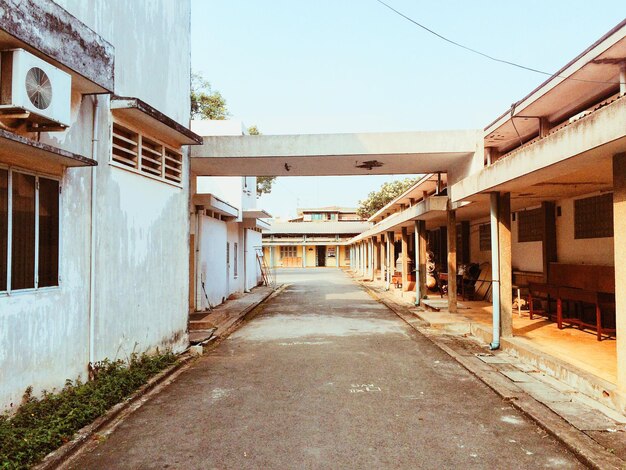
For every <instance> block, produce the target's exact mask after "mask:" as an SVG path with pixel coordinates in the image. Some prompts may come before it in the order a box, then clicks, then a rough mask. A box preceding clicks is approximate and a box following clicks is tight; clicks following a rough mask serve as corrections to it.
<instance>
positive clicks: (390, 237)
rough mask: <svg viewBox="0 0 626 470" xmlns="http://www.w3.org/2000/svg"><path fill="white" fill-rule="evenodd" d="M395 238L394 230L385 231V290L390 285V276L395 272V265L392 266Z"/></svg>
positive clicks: (393, 262)
mask: <svg viewBox="0 0 626 470" xmlns="http://www.w3.org/2000/svg"><path fill="white" fill-rule="evenodd" d="M395 239H396V235H395V233H394V232H391V231H389V232H387V290H389V288H390V287H391V278H392V277H393V275H394V274H395V272H396V267H395V266H394V264H395V254H396V249H395V246H394V242H395Z"/></svg>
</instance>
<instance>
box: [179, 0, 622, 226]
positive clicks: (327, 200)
mask: <svg viewBox="0 0 626 470" xmlns="http://www.w3.org/2000/svg"><path fill="white" fill-rule="evenodd" d="M385 1H386V2H387V3H389V4H390V5H391V6H393V7H394V8H396V9H397V10H400V11H402V12H403V13H405V14H406V15H408V16H410V17H411V18H413V19H414V20H416V21H418V22H420V23H422V24H424V25H425V26H427V27H429V28H430V29H433V30H435V31H437V32H438V33H440V34H442V35H444V36H446V37H448V38H450V39H452V40H454V41H457V42H460V43H463V44H465V45H467V46H468V47H472V48H474V49H478V50H480V51H481V52H484V53H487V54H489V55H492V56H495V57H498V58H501V59H505V60H509V61H512V62H516V63H520V64H522V65H526V66H529V67H533V68H537V69H540V70H545V71H547V72H555V71H557V70H558V69H559V68H560V67H562V66H563V65H565V64H566V63H567V62H569V61H570V60H571V59H572V58H573V57H574V56H576V55H577V54H579V53H580V52H582V51H583V50H584V49H586V48H587V47H588V46H589V45H591V43H593V42H594V41H595V40H597V39H598V38H600V37H601V36H602V35H603V34H604V33H606V32H607V31H609V30H610V29H611V28H612V27H613V26H615V25H616V24H617V23H619V22H620V21H621V20H622V19H623V18H625V17H626V1H624V0H621V1H620V0H615V1H602V0H599V1H589V0H584V1H583V0H569V1H561V0H550V1H546V0H541V1H539V0H527V1H525V2H506V1H486V0H472V1H467V0H465V1H461V0H459V1H438V2H432V1H430V2H426V1H420V0H413V1H411V0H385ZM191 21H192V67H193V69H194V70H195V71H198V72H201V73H202V74H203V75H204V77H205V78H206V79H207V80H209V81H210V82H211V84H212V86H213V88H214V89H215V90H219V91H220V92H221V93H222V95H223V96H224V97H225V98H226V101H227V104H228V108H229V110H230V112H231V114H232V115H233V116H232V117H233V119H239V120H242V121H244V123H246V124H247V125H251V124H256V125H257V126H258V127H259V129H260V130H261V132H262V133H264V134H309V133H341V132H368V131H411V130H437V129H462V128H484V127H485V126H486V125H487V124H489V123H490V122H491V121H493V120H494V119H495V118H497V117H498V116H499V115H500V114H502V113H503V112H505V111H507V110H508V109H509V107H510V105H511V103H513V102H514V101H517V100H519V99H521V98H523V97H524V96H525V95H526V94H527V93H528V92H530V91H531V90H532V89H533V88H535V87H536V86H537V85H539V84H540V83H541V82H543V81H544V80H545V79H546V78H547V77H546V76H543V75H539V74H536V73H532V72H528V71H524V70H520V69H517V68H514V67H511V66H508V65H504V64H499V63H495V62H492V61H489V60H487V59H485V58H483V57H480V56H477V55H474V54H471V53H469V52H467V51H464V50H462V49H459V48H457V47H455V46H452V45H450V44H448V43H446V42H443V41H442V40H440V39H438V38H436V37H434V36H432V35H430V34H428V33H427V32H425V31H424V30H422V29H420V28H418V27H417V26H415V25H413V24H411V23H409V22H408V21H406V20H405V19H403V18H401V17H399V16H397V15H396V14H395V13H393V12H391V11H390V10H388V9H387V8H385V7H384V6H383V5H381V4H379V3H378V2H377V1H376V0H316V1H304V0H265V1H262V0H192V19H191ZM400 177H404V176H397V177H367V176H364V177H325V178H321V177H317V178H312V177H307V178H305V177H287V178H279V179H278V180H277V182H276V183H275V184H274V189H273V191H272V193H271V194H270V195H267V196H263V197H262V198H261V199H260V200H259V201H258V203H259V204H258V205H259V207H261V208H264V209H266V210H268V211H269V212H270V213H272V214H274V215H275V216H283V217H287V216H292V215H294V214H295V209H296V207H297V206H298V204H299V205H300V207H311V206H326V205H342V206H356V204H357V201H358V200H359V199H363V198H364V197H366V196H367V193H368V192H370V191H372V190H375V189H377V188H378V187H379V186H380V185H381V184H382V182H384V181H388V180H391V179H396V178H400Z"/></svg>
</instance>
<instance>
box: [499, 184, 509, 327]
mask: <svg viewBox="0 0 626 470" xmlns="http://www.w3.org/2000/svg"><path fill="white" fill-rule="evenodd" d="M498 238H499V242H500V256H499V258H500V325H501V334H502V336H504V337H507V336H513V287H512V281H513V271H512V269H511V193H502V194H500V204H499V217H498Z"/></svg>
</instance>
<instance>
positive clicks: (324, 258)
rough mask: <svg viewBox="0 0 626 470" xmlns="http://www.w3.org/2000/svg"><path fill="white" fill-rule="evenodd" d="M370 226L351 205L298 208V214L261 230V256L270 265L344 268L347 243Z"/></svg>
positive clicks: (348, 263)
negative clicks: (262, 255)
mask: <svg viewBox="0 0 626 470" xmlns="http://www.w3.org/2000/svg"><path fill="white" fill-rule="evenodd" d="M370 226H371V224H370V223H368V222H366V221H365V220H363V219H362V218H360V217H359V216H358V215H357V213H356V209H354V208H346V207H337V206H332V207H320V208H312V209H300V210H298V217H296V218H294V219H291V220H289V221H288V222H280V221H274V222H272V223H271V224H270V227H269V228H268V229H265V230H263V251H264V255H265V256H266V259H267V262H268V263H269V265H270V266H271V267H298V268H300V267H301V268H307V267H326V266H328V267H347V266H349V265H350V251H349V250H348V249H346V243H347V242H348V240H350V239H351V238H352V237H354V236H356V235H358V234H360V233H361V232H363V231H365V230H367V229H369V228H370Z"/></svg>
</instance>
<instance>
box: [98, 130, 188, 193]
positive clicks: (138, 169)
mask: <svg viewBox="0 0 626 470" xmlns="http://www.w3.org/2000/svg"><path fill="white" fill-rule="evenodd" d="M115 126H118V127H122V128H124V129H125V130H128V131H130V132H132V133H134V134H137V144H136V147H137V151H136V159H137V161H136V163H135V166H130V165H125V164H123V163H120V162H118V161H116V160H115V159H114V154H113V144H114V142H113V138H114V134H115V131H114V129H115ZM109 134H110V135H109V165H111V166H113V167H115V168H120V169H122V170H126V171H129V172H131V173H134V174H136V175H141V176H144V177H146V178H150V179H152V180H154V181H159V182H161V183H165V184H169V185H170V186H174V187H176V188H183V186H184V175H185V165H186V163H185V160H186V158H185V153H184V150H183V148H182V147H181V148H178V149H176V148H175V147H173V146H172V145H169V144H166V143H165V142H163V141H162V140H161V139H159V138H157V137H154V136H153V135H152V134H149V133H147V132H146V131H144V130H141V129H139V128H137V127H136V126H133V125H132V124H128V123H127V122H126V121H124V120H122V119H117V118H113V120H112V123H111V127H110V129H109ZM144 137H145V139H146V141H147V142H149V143H150V144H155V145H159V146H160V147H161V162H160V171H161V174H160V175H156V174H154V173H151V172H149V171H145V170H144V169H143V165H142V161H141V159H142V154H143V146H144V145H143V139H144ZM168 152H170V153H174V154H178V155H180V181H175V180H173V179H168V178H167V177H166V176H165V172H166V169H165V168H166V161H167V158H170V159H171V158H172V157H171V156H168Z"/></svg>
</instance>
